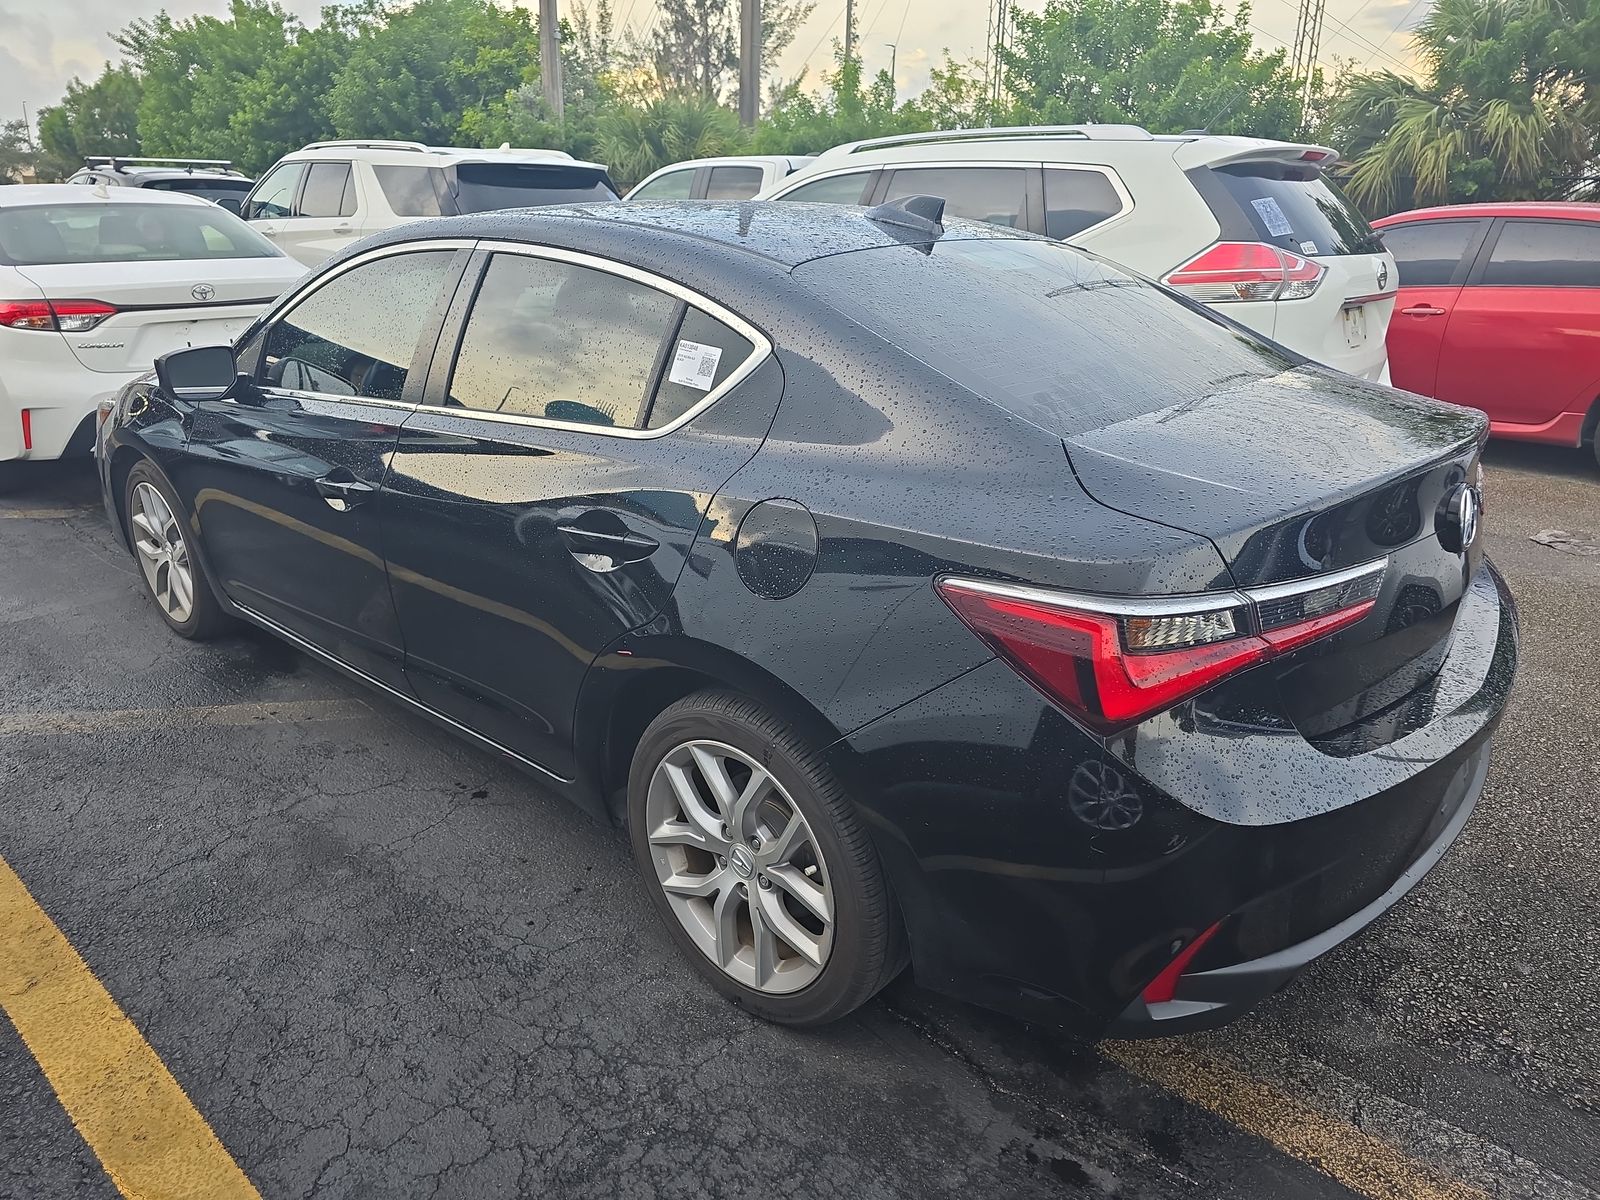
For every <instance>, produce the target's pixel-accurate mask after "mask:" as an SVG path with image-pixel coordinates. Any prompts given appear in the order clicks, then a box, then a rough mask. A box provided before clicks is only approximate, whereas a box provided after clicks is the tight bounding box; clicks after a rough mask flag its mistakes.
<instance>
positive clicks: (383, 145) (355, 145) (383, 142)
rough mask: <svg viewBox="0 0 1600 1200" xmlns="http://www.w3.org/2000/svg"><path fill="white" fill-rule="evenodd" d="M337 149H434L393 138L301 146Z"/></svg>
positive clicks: (314, 148)
mask: <svg viewBox="0 0 1600 1200" xmlns="http://www.w3.org/2000/svg"><path fill="white" fill-rule="evenodd" d="M336 147H349V148H351V149H355V150H421V151H423V152H424V153H426V152H427V151H430V150H432V149H433V147H432V146H424V145H423V144H422V143H421V142H401V141H395V140H393V139H391V138H336V139H334V140H333V141H329V142H312V143H310V144H309V145H306V146H301V147H300V149H302V150H331V149H334V148H336Z"/></svg>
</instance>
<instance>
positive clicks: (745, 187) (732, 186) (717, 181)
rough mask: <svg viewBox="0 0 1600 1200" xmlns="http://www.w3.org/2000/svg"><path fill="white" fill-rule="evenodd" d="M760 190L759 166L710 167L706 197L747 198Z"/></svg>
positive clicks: (720, 198) (719, 198)
mask: <svg viewBox="0 0 1600 1200" xmlns="http://www.w3.org/2000/svg"><path fill="white" fill-rule="evenodd" d="M760 190H761V168H760V167H712V168H711V183H710V184H709V185H708V186H707V188H706V199H707V200H748V199H750V197H751V196H754V195H755V194H756V193H757V192H759V191H760Z"/></svg>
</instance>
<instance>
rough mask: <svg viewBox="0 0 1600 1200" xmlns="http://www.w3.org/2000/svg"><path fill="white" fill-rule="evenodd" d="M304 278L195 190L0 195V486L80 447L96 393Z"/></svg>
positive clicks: (220, 331) (67, 189)
mask: <svg viewBox="0 0 1600 1200" xmlns="http://www.w3.org/2000/svg"><path fill="white" fill-rule="evenodd" d="M304 273H305V268H304V267H302V266H301V265H300V264H299V263H297V262H295V261H294V259H292V258H288V257H286V256H285V255H283V254H282V253H281V252H280V251H279V250H278V249H277V247H275V246H273V245H272V243H271V242H268V241H267V240H266V239H264V238H263V237H261V235H260V234H258V233H256V232H255V231H254V230H253V229H251V228H250V227H249V226H248V225H246V224H245V223H244V222H243V221H241V220H240V219H239V218H238V217H236V216H234V215H233V214H232V213H230V212H228V211H227V210H226V209H224V208H220V207H218V206H217V205H215V204H211V203H208V202H207V201H205V200H200V199H196V198H194V197H192V196H186V195H181V194H179V193H176V192H167V191H159V190H156V189H154V188H130V187H117V188H107V187H105V186H98V185H97V186H93V187H83V186H81V185H76V184H66V183H54V184H30V185H18V186H9V187H0V488H4V487H5V486H8V485H9V484H14V483H15V482H16V481H17V480H18V479H20V477H21V476H20V473H19V468H18V464H19V463H21V462H23V461H37V460H40V459H54V458H61V457H63V456H64V455H66V454H76V453H85V454H87V453H89V452H90V451H91V450H92V449H93V447H94V414H95V412H96V407H97V405H98V403H99V401H100V400H101V399H102V398H106V397H110V396H113V395H115V394H116V392H117V391H118V389H120V388H121V387H122V385H123V384H125V383H127V382H128V381H129V380H130V379H134V378H136V377H137V376H139V375H141V374H143V373H144V372H146V371H148V370H150V368H151V365H152V364H153V363H154V362H155V360H156V358H157V357H158V356H159V355H162V354H165V353H166V352H167V351H168V350H178V349H182V348H183V347H185V346H210V345H215V344H217V343H220V342H230V341H232V340H233V338H234V337H235V336H236V335H237V334H239V333H240V332H242V331H243V330H244V328H245V326H246V325H248V324H249V323H250V322H251V320H253V319H254V318H255V316H256V315H257V314H258V313H260V312H261V311H262V310H263V309H264V308H266V306H267V305H269V304H271V303H272V302H273V301H274V300H276V299H277V298H278V296H279V295H280V294H282V293H283V292H284V291H285V290H286V289H287V288H288V287H289V285H290V284H291V283H293V282H294V281H295V280H296V279H298V278H299V277H300V276H301V275H302V274H304Z"/></svg>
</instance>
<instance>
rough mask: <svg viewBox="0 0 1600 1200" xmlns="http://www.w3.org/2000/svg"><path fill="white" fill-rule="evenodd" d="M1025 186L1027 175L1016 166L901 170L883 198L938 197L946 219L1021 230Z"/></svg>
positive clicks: (895, 174) (1025, 194)
mask: <svg viewBox="0 0 1600 1200" xmlns="http://www.w3.org/2000/svg"><path fill="white" fill-rule="evenodd" d="M1027 187H1028V185H1027V172H1025V171H1023V170H1022V169H1021V168H1019V167H919V168H916V169H906V168H902V169H901V170H898V171H896V172H895V173H894V178H893V179H891V180H890V181H889V190H888V192H887V193H885V195H884V197H883V198H884V200H885V201H889V200H903V199H905V198H906V197H907V196H940V197H943V199H944V215H945V216H947V217H966V218H968V219H969V220H973V221H985V222H987V223H988V224H990V225H1003V226H1005V227H1006V228H1008V229H1023V228H1026V226H1025V224H1024V222H1023V218H1022V214H1023V211H1024V206H1025V204H1026V202H1027Z"/></svg>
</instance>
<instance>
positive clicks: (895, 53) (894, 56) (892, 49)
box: [884, 42, 900, 83]
mask: <svg viewBox="0 0 1600 1200" xmlns="http://www.w3.org/2000/svg"><path fill="white" fill-rule="evenodd" d="M884 45H885V46H887V47H889V82H890V83H893V82H894V64H895V62H896V61H897V60H898V59H899V57H900V47H899V46H896V45H895V44H894V43H893V42H885V43H884Z"/></svg>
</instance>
